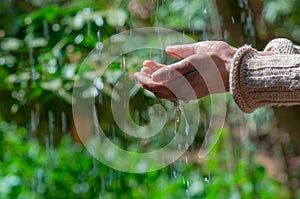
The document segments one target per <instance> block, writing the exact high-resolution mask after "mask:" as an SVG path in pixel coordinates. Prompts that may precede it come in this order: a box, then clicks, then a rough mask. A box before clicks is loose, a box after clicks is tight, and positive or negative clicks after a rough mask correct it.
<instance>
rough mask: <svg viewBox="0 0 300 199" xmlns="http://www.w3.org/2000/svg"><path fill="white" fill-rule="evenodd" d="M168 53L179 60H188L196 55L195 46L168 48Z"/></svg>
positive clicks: (184, 45) (186, 45)
mask: <svg viewBox="0 0 300 199" xmlns="http://www.w3.org/2000/svg"><path fill="white" fill-rule="evenodd" d="M166 52H167V53H168V54H169V55H170V56H172V57H175V58H177V59H181V58H186V57H189V56H191V55H193V54H195V53H196V45H195V44H183V45H174V46H168V47H167V48H166Z"/></svg>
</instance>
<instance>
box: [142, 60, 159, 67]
mask: <svg viewBox="0 0 300 199" xmlns="http://www.w3.org/2000/svg"><path fill="white" fill-rule="evenodd" d="M153 65H156V63H155V62H154V61H152V60H145V61H144V62H143V66H150V67H151V66H153Z"/></svg>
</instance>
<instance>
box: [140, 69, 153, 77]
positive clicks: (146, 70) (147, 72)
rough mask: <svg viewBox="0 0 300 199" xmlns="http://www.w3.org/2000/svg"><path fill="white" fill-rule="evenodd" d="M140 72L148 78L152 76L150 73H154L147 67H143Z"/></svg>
mask: <svg viewBox="0 0 300 199" xmlns="http://www.w3.org/2000/svg"><path fill="white" fill-rule="evenodd" d="M141 72H142V73H146V75H147V76H150V77H151V75H152V73H153V72H154V71H153V70H152V69H151V68H149V67H143V68H142V69H141Z"/></svg>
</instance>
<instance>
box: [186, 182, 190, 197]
mask: <svg viewBox="0 0 300 199" xmlns="http://www.w3.org/2000/svg"><path fill="white" fill-rule="evenodd" d="M185 192H186V196H187V198H190V181H189V180H186V190H185Z"/></svg>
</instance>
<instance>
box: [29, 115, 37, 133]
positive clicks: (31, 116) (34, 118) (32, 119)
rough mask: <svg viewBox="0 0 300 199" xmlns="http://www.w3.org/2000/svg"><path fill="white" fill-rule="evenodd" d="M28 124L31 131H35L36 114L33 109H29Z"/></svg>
mask: <svg viewBox="0 0 300 199" xmlns="http://www.w3.org/2000/svg"><path fill="white" fill-rule="evenodd" d="M30 126H31V133H35V132H36V126H37V124H36V116H35V112H34V110H31V111H30Z"/></svg>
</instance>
